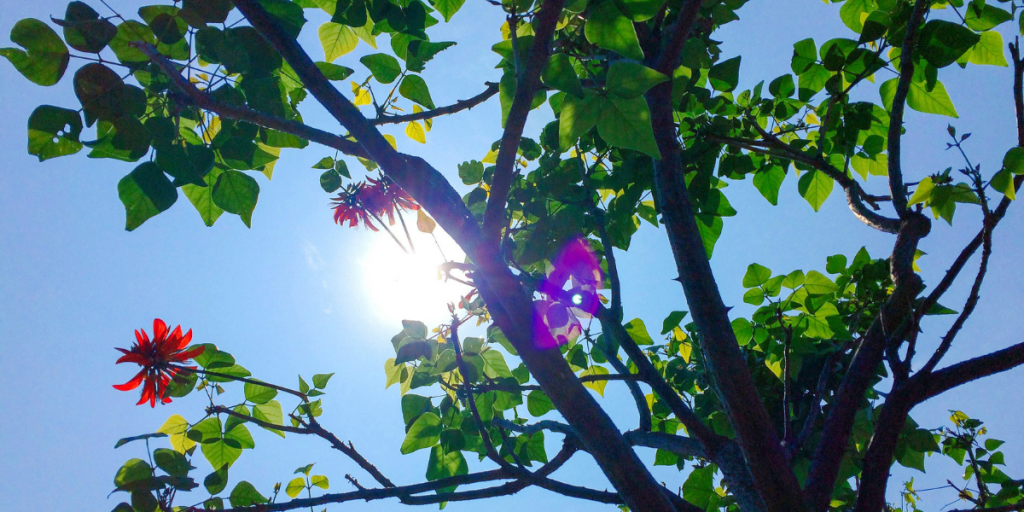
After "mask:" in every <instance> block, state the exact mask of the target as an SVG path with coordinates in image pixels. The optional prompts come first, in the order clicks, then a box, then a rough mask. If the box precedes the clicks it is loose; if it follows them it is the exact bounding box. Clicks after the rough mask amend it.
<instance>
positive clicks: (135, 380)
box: [114, 370, 146, 391]
mask: <svg viewBox="0 0 1024 512" xmlns="http://www.w3.org/2000/svg"><path fill="white" fill-rule="evenodd" d="M144 378H146V370H142V371H140V372H139V373H137V374H135V377H132V380H130V381H128V382H125V383H124V384H115V385H114V389H116V390H118V391H131V390H133V389H135V388H137V387H139V384H141V383H142V379H144Z"/></svg>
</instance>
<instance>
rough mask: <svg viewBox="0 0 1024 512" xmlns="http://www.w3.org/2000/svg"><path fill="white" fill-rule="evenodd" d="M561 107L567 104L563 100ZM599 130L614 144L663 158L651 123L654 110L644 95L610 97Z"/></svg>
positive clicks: (602, 135)
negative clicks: (648, 104)
mask: <svg viewBox="0 0 1024 512" xmlns="http://www.w3.org/2000/svg"><path fill="white" fill-rule="evenodd" d="M566 101H568V98H566ZM562 108H563V109H564V108H565V104H564V103H563V104H562ZM597 132H598V133H600V134H601V138H603V139H604V140H605V141H607V142H608V144H611V145H612V146H618V147H621V148H628V149H634V150H637V151H640V152H642V153H646V154H648V155H650V156H652V157H654V158H656V159H660V158H661V152H660V151H658V143H657V142H656V141H655V140H654V129H653V128H652V127H651V111H650V110H648V108H647V101H646V100H645V99H644V98H643V97H637V98H633V99H629V100H625V99H620V98H609V99H608V101H606V102H604V108H603V109H602V110H601V112H600V117H598V119H597Z"/></svg>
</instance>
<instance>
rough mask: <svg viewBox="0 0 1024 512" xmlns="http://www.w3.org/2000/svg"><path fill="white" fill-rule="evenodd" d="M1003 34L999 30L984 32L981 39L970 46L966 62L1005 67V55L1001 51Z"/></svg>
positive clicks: (1002, 50)
mask: <svg viewBox="0 0 1024 512" xmlns="http://www.w3.org/2000/svg"><path fill="white" fill-rule="evenodd" d="M1004 51H1005V50H1004V46H1003V36H1002V35H1001V34H999V32H985V33H984V34H981V40H980V41H978V44H976V45H974V47H973V48H971V51H970V52H969V54H968V55H969V56H968V62H970V63H971V64H977V65H979V66H982V65H990V66H1000V67H1004V68H1005V67H1007V66H1008V65H1009V64H1007V63H1006V55H1005V54H1004V53H1003V52H1004Z"/></svg>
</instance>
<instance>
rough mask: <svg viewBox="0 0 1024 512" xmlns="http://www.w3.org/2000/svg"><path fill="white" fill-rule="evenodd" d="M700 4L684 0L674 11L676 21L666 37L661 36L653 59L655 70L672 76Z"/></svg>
mask: <svg viewBox="0 0 1024 512" xmlns="http://www.w3.org/2000/svg"><path fill="white" fill-rule="evenodd" d="M700 4H701V0H686V2H685V3H684V4H683V5H682V6H681V7H679V9H678V11H677V13H676V21H675V23H673V24H672V27H671V28H669V29H668V37H663V38H662V39H663V40H664V43H663V45H662V48H661V49H660V51H659V53H658V55H657V56H656V60H655V61H654V69H655V70H656V71H658V72H660V73H662V74H664V75H666V76H672V72H673V71H674V70H675V68H676V66H677V65H678V64H679V56H680V55H682V53H683V46H685V45H686V41H687V40H688V39H689V38H690V32H692V31H693V25H694V24H695V23H696V22H697V17H698V15H699V14H700ZM651 57H652V56H647V60H650V59H651Z"/></svg>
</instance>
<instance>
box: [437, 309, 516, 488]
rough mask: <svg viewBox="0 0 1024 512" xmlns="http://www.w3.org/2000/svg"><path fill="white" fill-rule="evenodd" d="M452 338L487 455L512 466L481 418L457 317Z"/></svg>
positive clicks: (472, 411) (503, 465) (468, 401)
mask: <svg viewBox="0 0 1024 512" xmlns="http://www.w3.org/2000/svg"><path fill="white" fill-rule="evenodd" d="M451 339H452V347H453V348H455V360H456V361H457V363H458V366H459V373H461V374H462V382H463V384H462V385H463V387H464V388H465V391H466V404H467V405H468V406H469V411H470V413H472V415H473V420H474V421H475V422H476V427H477V430H479V431H480V440H481V441H483V444H484V450H485V451H486V452H487V457H488V458H489V459H491V460H492V461H494V462H495V463H496V464H497V465H499V466H501V467H504V468H510V467H511V464H509V463H508V461H506V460H505V459H503V458H501V457H500V456H499V455H498V452H497V450H495V449H494V444H493V443H491V436H490V434H489V433H488V432H487V426H486V425H484V421H483V419H481V418H480V411H479V410H477V407H476V399H474V398H473V385H472V384H470V383H469V372H468V371H466V362H465V360H464V359H463V358H462V345H461V344H460V343H459V323H458V319H457V318H456V319H454V321H453V322H452V327H451Z"/></svg>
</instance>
